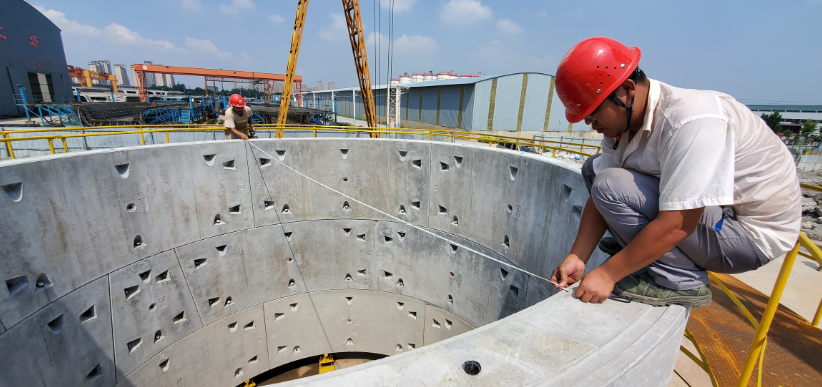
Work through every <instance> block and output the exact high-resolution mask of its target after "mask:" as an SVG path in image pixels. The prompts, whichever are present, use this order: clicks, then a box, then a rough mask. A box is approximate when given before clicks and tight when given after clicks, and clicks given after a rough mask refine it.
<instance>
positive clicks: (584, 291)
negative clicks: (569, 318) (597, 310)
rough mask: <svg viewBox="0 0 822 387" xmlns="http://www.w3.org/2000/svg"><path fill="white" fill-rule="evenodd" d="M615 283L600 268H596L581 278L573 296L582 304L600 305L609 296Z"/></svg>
mask: <svg viewBox="0 0 822 387" xmlns="http://www.w3.org/2000/svg"><path fill="white" fill-rule="evenodd" d="M616 281H617V280H615V279H613V278H612V277H611V275H610V274H608V272H606V271H605V270H604V269H603V268H602V267H598V268H596V269H594V270H591V272H590V273H588V274H586V275H585V277H582V281H581V282H580V283H579V286H578V287H577V290H576V293H575V294H576V296H577V298H579V300H580V301H582V302H596V303H600V302H603V301H605V300H607V299H608V297H610V296H611V292H612V291H613V290H614V284H615V283H616Z"/></svg>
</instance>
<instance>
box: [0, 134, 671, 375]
mask: <svg viewBox="0 0 822 387" xmlns="http://www.w3.org/2000/svg"><path fill="white" fill-rule="evenodd" d="M254 144H256V145H258V146H259V147H260V148H262V149H263V150H265V153H268V154H269V155H266V154H264V153H263V152H261V151H260V150H258V149H257V148H254V147H251V146H249V144H248V143H246V142H242V141H222V142H208V143H187V144H177V145H160V146H147V147H139V148H124V149H115V150H108V151H99V152H85V153H76V154H66V155H59V156H52V157H43V158H37V159H29V160H15V161H5V162H3V163H2V164H0V186H2V188H3V192H0V219H2V222H0V281H2V282H3V283H5V285H6V286H5V287H4V288H3V290H0V355H1V356H0V357H2V359H3V361H2V362H0V385H16V384H23V383H25V384H26V385H35V386H66V385H71V386H85V385H93V386H115V385H117V386H155V385H156V386H215V387H216V386H233V385H238V384H240V383H242V382H243V381H244V380H246V379H248V378H251V377H253V376H255V375H258V374H260V373H262V372H265V371H267V370H269V369H272V368H275V367H278V366H280V365H284V364H288V363H290V362H293V361H295V360H300V359H305V358H308V357H312V356H318V355H321V354H323V353H333V352H371V353H378V354H384V355H396V356H390V357H388V358H385V359H382V360H379V361H375V362H372V363H368V364H363V365H360V366H356V367H352V368H350V369H345V370H341V371H337V372H333V373H330V374H325V375H320V376H318V377H313V378H309V379H304V380H299V381H294V382H292V383H293V384H312V385H314V384H317V385H320V384H322V385H372V384H378V385H385V384H389V385H393V384H408V383H412V384H413V383H416V384H422V385H454V384H460V385H500V384H510V385H527V384H532V385H540V384H542V385H579V386H597V385H637V386H651V385H667V383H668V380H669V379H670V375H671V373H672V370H673V365H674V362H675V359H676V349H677V348H678V346H679V342H680V337H681V335H682V332H683V330H684V328H685V322H686V321H687V312H686V310H685V309H683V308H680V307H671V308H651V307H648V306H645V305H639V304H622V303H616V302H611V301H608V302H606V303H604V304H600V305H587V304H583V303H581V302H579V301H577V300H574V299H573V298H571V297H570V295H569V294H568V293H563V294H559V295H556V296H554V297H551V298H550V299H549V298H548V297H549V296H551V295H553V294H554V293H555V291H554V290H553V289H552V287H551V286H550V285H549V284H546V283H545V282H544V281H543V280H540V279H538V278H535V277H532V276H531V275H527V274H524V273H523V272H522V271H520V270H516V269H515V268H512V267H510V266H506V265H503V264H501V263H499V262H495V261H493V260H490V259H488V258H485V257H482V256H481V255H480V254H477V253H474V252H471V251H469V249H470V250H474V251H477V252H480V253H482V254H485V255H488V256H491V257H494V258H495V259H497V260H500V261H502V262H506V263H507V264H510V265H514V266H516V267H519V268H522V269H524V270H526V271H529V272H531V273H535V274H537V275H540V276H548V275H550V271H551V270H552V269H553V268H554V267H555V266H556V265H557V263H558V262H559V260H561V259H562V258H563V257H564V256H565V253H566V252H567V251H568V250H569V248H570V245H571V243H572V242H573V237H574V236H575V234H576V230H577V227H578V223H579V216H580V214H581V209H582V206H583V204H584V203H585V201H586V200H587V196H588V195H587V192H586V190H585V187H584V185H583V183H582V180H581V179H580V177H579V171H578V166H575V165H572V164H564V163H562V162H557V161H554V160H549V159H545V158H542V157H538V156H534V155H527V154H521V153H516V152H510V151H504V150H497V149H490V148H475V147H466V146H460V145H454V144H448V143H430V142H418V141H399V140H365V139H362V140H359V139H322V140H314V139H312V140H260V141H254ZM283 164H285V165H287V166H289V167H291V168H293V169H294V170H297V171H301V172H303V173H305V174H306V175H308V176H310V177H311V178H313V179H316V180H317V181H319V182H321V183H322V184H325V185H327V186H328V187H331V188H333V189H334V190H338V191H340V192H342V193H344V194H345V195H348V196H349V198H346V197H344V196H341V195H339V194H337V193H334V192H333V191H331V190H329V189H328V188H325V187H322V186H320V185H318V184H316V183H314V182H311V181H309V180H308V179H306V178H304V177H301V176H299V175H298V174H296V173H295V172H293V171H292V170H290V169H289V168H286V167H285V166H284V165H283ZM351 198H356V199H358V200H361V201H362V202H364V203H367V204H368V205H371V206H373V207H375V208H378V209H380V210H381V211H384V212H386V213H388V214H391V216H386V215H384V214H382V213H380V212H377V211H374V210H371V209H369V208H368V207H366V206H364V205H362V204H360V203H357V202H356V201H354V200H352V199H351ZM394 217H396V218H398V219H400V220H402V221H405V222H408V223H410V224H407V223H403V222H400V221H398V220H397V219H394ZM412 225H413V226H412ZM439 237H443V238H445V239H447V241H444V240H442V239H440V238H439ZM604 258H605V257H604V256H603V255H602V254H601V253H599V252H597V253H596V254H595V256H594V257H593V258H592V261H593V262H595V263H598V262H601V261H602V260H603V259H604ZM467 360H474V361H477V362H479V363H480V365H481V371H480V373H479V374H477V375H475V376H471V375H468V374H467V373H466V372H464V371H463V369H462V368H461V366H462V364H463V362H465V361H467Z"/></svg>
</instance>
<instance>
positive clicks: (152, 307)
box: [148, 304, 157, 312]
mask: <svg viewBox="0 0 822 387" xmlns="http://www.w3.org/2000/svg"><path fill="white" fill-rule="evenodd" d="M156 309H157V304H151V305H149V307H148V310H149V311H150V312H153V311H155V310H156Z"/></svg>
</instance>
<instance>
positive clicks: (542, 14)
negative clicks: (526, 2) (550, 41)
mask: <svg viewBox="0 0 822 387" xmlns="http://www.w3.org/2000/svg"><path fill="white" fill-rule="evenodd" d="M537 15H539V16H542V17H548V12H547V11H545V10H544V9H543V10H542V11H539V12H538V13H537Z"/></svg>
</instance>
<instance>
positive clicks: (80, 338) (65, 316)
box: [0, 277, 116, 386]
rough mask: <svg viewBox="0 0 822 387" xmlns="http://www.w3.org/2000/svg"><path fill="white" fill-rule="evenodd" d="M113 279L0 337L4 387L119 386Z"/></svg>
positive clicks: (90, 287)
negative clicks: (113, 328)
mask: <svg viewBox="0 0 822 387" xmlns="http://www.w3.org/2000/svg"><path fill="white" fill-rule="evenodd" d="M109 305H110V304H109V295H108V278H107V277H101V278H99V279H97V280H95V281H93V282H91V283H89V284H87V285H85V286H82V287H80V288H78V289H77V290H75V291H73V292H71V293H69V294H67V295H66V296H64V297H62V298H60V299H57V300H55V301H54V302H52V303H50V304H49V305H48V306H46V307H44V308H43V309H41V310H39V311H37V312H36V313H34V314H33V315H31V316H30V317H28V318H26V319H25V320H23V321H22V322H20V323H19V324H17V325H16V326H14V327H13V328H11V329H10V330H9V331H7V332H5V333H4V334H2V335H0V354H1V355H0V358H2V361H0V384H2V385H3V386H23V385H25V386H112V385H114V383H115V381H116V380H115V366H114V353H113V348H112V333H111V308H110V306H109Z"/></svg>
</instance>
